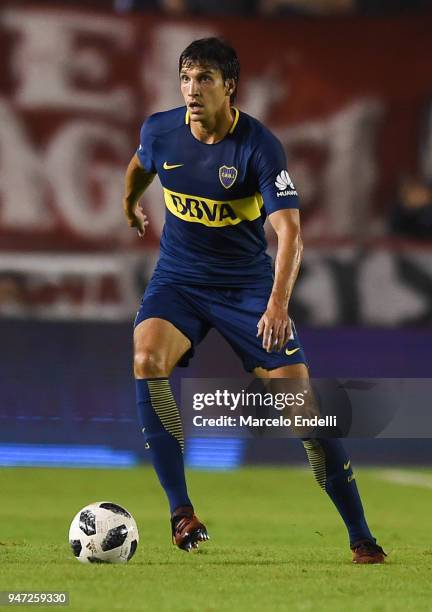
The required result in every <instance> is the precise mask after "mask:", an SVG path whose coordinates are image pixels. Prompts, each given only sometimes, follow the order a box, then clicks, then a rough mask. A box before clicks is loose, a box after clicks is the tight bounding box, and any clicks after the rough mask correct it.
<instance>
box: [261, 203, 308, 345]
mask: <svg viewBox="0 0 432 612" xmlns="http://www.w3.org/2000/svg"><path fill="white" fill-rule="evenodd" d="M269 221H270V224H271V226H272V227H273V229H274V230H275V232H276V235H277V241H278V247H277V254H276V260H275V278H274V283H273V289H272V292H271V295H270V299H269V301H268V304H267V309H266V311H265V313H264V314H263V316H262V317H261V319H260V320H259V323H258V333H257V335H258V336H262V339H263V347H264V349H265V350H266V351H267V352H271V351H272V350H274V351H279V350H281V348H282V347H283V346H284V345H285V344H286V343H287V342H288V340H289V338H290V336H291V321H290V318H289V315H288V305H289V300H290V297H291V293H292V290H293V287H294V284H295V281H296V279H297V275H298V272H299V269H300V263H301V257H302V251H303V243H302V240H301V236H300V213H299V210H298V209H297V208H287V209H281V210H276V211H275V212H273V213H271V214H270V215H269Z"/></svg>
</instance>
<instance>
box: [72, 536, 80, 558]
mask: <svg viewBox="0 0 432 612" xmlns="http://www.w3.org/2000/svg"><path fill="white" fill-rule="evenodd" d="M69 544H70V546H71V548H72V552H73V554H74V555H75V557H79V556H80V554H81V551H82V544H81V541H80V540H69Z"/></svg>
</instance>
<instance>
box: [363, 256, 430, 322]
mask: <svg viewBox="0 0 432 612" xmlns="http://www.w3.org/2000/svg"><path fill="white" fill-rule="evenodd" d="M409 259H410V260H411V261H413V262H415V265H416V267H419V269H422V268H423V266H422V262H421V257H419V256H418V255H417V256H414V258H412V257H411V256H410V257H409ZM425 264H426V265H425V266H424V274H426V273H427V272H426V270H427V269H428V266H429V271H430V270H431V269H432V267H431V257H430V256H429V257H427V258H426V261H425ZM431 281H432V277H431ZM358 283H359V294H360V298H361V306H362V317H363V318H364V320H365V321H368V322H372V323H373V324H374V325H398V324H400V323H401V321H403V320H405V319H408V318H414V317H418V316H420V315H421V313H422V312H423V311H424V309H425V307H426V306H427V300H426V299H425V298H424V297H423V296H422V295H421V294H419V293H417V292H416V291H413V289H412V288H411V287H406V286H405V285H404V284H403V282H401V280H400V279H399V278H398V274H397V269H396V262H395V257H394V254H392V253H388V252H385V251H378V252H372V253H370V254H369V256H368V257H367V258H366V260H365V262H364V265H363V266H361V268H360V270H359V279H358Z"/></svg>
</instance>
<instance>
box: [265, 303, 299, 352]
mask: <svg viewBox="0 0 432 612" xmlns="http://www.w3.org/2000/svg"><path fill="white" fill-rule="evenodd" d="M257 327H258V333H257V337H259V336H262V339H263V348H264V349H265V350H266V351H267V353H271V352H272V351H276V352H277V351H280V350H281V348H282V347H283V346H284V345H285V344H286V343H287V342H288V340H289V339H290V336H291V320H290V318H289V316H288V308H287V306H286V305H284V304H282V303H280V302H277V301H276V300H273V299H272V298H270V300H269V302H268V304H267V309H266V311H265V313H264V314H263V316H262V317H261V319H260V320H259V322H258V326H257Z"/></svg>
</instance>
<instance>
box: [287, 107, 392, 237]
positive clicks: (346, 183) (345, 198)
mask: <svg viewBox="0 0 432 612" xmlns="http://www.w3.org/2000/svg"><path fill="white" fill-rule="evenodd" d="M381 115H382V104H381V103H380V102H379V101H378V100H367V99H365V100H362V101H359V102H356V103H355V104H352V105H351V106H349V107H348V108H345V109H344V110H342V111H340V112H338V113H336V114H334V115H331V116H330V117H328V118H326V119H323V120H321V121H308V122H306V123H304V124H301V125H298V126H295V127H292V128H284V129H281V130H278V132H277V134H278V136H279V137H280V139H281V140H282V143H283V144H284V145H285V146H286V147H287V149H288V150H289V149H291V148H292V147H294V146H296V145H299V144H300V145H304V144H310V145H312V146H318V147H322V148H324V149H325V150H326V151H327V152H328V161H327V164H325V168H324V171H323V177H322V179H321V184H320V185H319V187H318V188H317V187H316V188H314V189H311V188H310V187H309V188H308V190H309V192H311V191H312V192H316V191H317V190H318V193H321V194H322V195H321V200H320V209H321V211H320V217H319V218H318V219H316V222H315V224H313V223H312V225H311V226H307V227H306V231H307V235H308V236H314V235H319V236H351V235H353V234H354V235H356V236H357V237H361V235H362V233H363V232H364V231H365V230H364V228H365V227H366V224H367V221H368V220H369V215H370V214H371V197H372V194H373V190H374V188H375V183H376V178H377V177H376V168H377V164H376V160H375V141H376V134H377V129H378V124H379V119H380V117H381ZM299 164H300V162H297V165H299ZM304 175H307V177H308V180H311V178H312V177H311V175H310V173H305V172H299V176H298V177H297V174H295V175H294V180H295V182H296V186H297V188H298V192H299V194H300V197H301V196H302V194H303V189H302V185H301V178H302V176H304ZM318 180H319V179H317V178H315V179H314V182H316V181H318ZM305 191H307V190H306V189H305ZM306 204H307V203H306Z"/></svg>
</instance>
